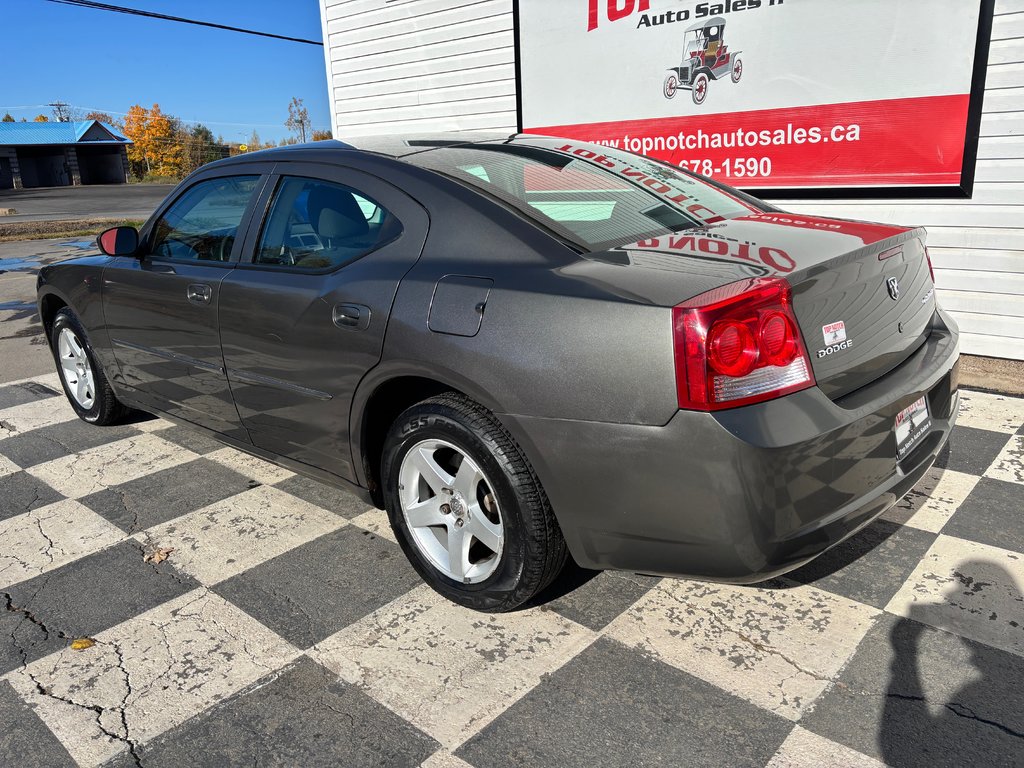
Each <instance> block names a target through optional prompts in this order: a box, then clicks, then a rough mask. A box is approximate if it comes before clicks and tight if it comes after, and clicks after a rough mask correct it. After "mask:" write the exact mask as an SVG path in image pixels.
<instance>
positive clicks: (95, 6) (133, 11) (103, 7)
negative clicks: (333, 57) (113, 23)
mask: <svg viewBox="0 0 1024 768" xmlns="http://www.w3.org/2000/svg"><path fill="white" fill-rule="evenodd" d="M46 2H48V3H59V4H60V5H72V6H75V7H77V8H90V9H92V10H94V11H112V12H114V13H126V14H129V15H131V16H144V17H146V18H148V19H160V20H162V21H176V22H179V23H181V24H195V25H196V26H200V27H212V28H213V29H223V30H226V31H228V32H241V33H243V34H246V35H256V36H257V37H271V38H274V39H275V40H287V41H288V42H292V43H305V44H306V45H319V46H321V47H323V43H322V42H320V41H319V40H307V39H305V38H303V37H289V36H287V35H275V34H274V33H272V32H260V31H258V30H255V29H244V28H242V27H231V26H228V25H227V24H214V23H213V22H212V21H200V20H198V19H186V18H184V17H182V16H168V15H167V14H165V13H154V12H153V11H140V10H139V9H138V8H125V7H124V6H121V5H110V4H108V3H97V2H93V0H46Z"/></svg>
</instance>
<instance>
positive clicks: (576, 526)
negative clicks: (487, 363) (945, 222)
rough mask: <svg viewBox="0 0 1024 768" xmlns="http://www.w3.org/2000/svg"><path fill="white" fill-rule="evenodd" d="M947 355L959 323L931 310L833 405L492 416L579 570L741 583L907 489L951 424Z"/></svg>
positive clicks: (801, 553) (813, 392) (815, 400)
mask: <svg viewBox="0 0 1024 768" xmlns="http://www.w3.org/2000/svg"><path fill="white" fill-rule="evenodd" d="M958 357H959V335H958V332H957V329H956V326H955V324H954V323H953V321H952V320H951V319H949V318H948V316H946V315H945V314H944V313H941V312H939V313H937V315H936V319H935V323H934V329H933V331H932V333H931V336H930V337H929V339H928V341H927V342H926V343H925V344H924V346H922V347H921V349H919V350H918V351H917V352H916V353H915V354H914V355H913V356H911V357H910V358H909V359H908V360H907V361H905V362H904V363H903V364H902V365H900V366H899V367H898V368H896V369H895V370H893V371H891V372H890V373H888V374H886V375H885V376H883V377H882V378H881V379H879V380H877V381H875V382H873V383H872V384H870V385H868V386H867V387H863V388H861V389H859V390H857V391H856V392H854V393H852V394H850V395H847V396H846V397H844V398H842V399H840V400H838V401H836V402H833V401H831V400H829V399H828V398H827V397H826V396H825V395H824V393H822V392H821V390H819V389H817V388H812V389H808V390H805V391H803V392H797V393H795V394H792V395H789V396H787V397H784V398H780V399H778V400H774V401H770V402H767V403H760V404H757V405H753V406H749V407H745V408H737V409H734V410H729V411H722V412H719V413H717V414H714V415H712V414H706V413H696V412H691V411H679V412H678V413H676V415H675V416H674V417H673V418H672V419H671V420H670V421H669V423H668V424H666V425H664V426H660V427H658V426H637V425H626V424H609V423H596V422H580V421H564V420H561V421H560V420H556V419H538V418H525V417H518V416H508V415H502V416H501V419H502V421H503V423H505V425H506V426H507V427H508V429H509V430H510V431H511V432H512V434H513V435H514V436H515V437H516V439H517V440H518V441H519V442H520V444H521V445H522V446H523V447H524V448H525V450H526V451H527V453H528V454H529V455H530V457H531V460H532V461H533V462H534V465H535V467H534V468H535V470H536V471H537V474H538V476H539V477H540V479H541V482H542V483H543V485H544V488H545V490H546V491H547V493H548V497H549V498H550V500H551V504H552V507H553V509H554V510H555V513H556V515H557V517H558V520H559V523H560V524H561V526H562V530H563V533H564V534H565V537H566V541H567V542H568V544H569V549H570V551H571V552H572V554H573V557H574V558H575V559H576V561H577V562H578V563H579V564H580V565H581V566H583V567H587V568H614V569H622V570H631V571H640V572H644V573H657V574H665V575H672V576H689V577H694V578H702V579H711V580H717V581H729V582H736V583H752V582H756V581H759V580H762V579H765V578H770V577H772V576H776V575H779V574H781V573H784V572H786V571H789V570H792V569H794V568H797V567H799V566H800V565H803V564H804V563H806V562H807V561H808V560H811V559H812V558H814V557H816V556H817V555H819V554H821V553H822V552H824V551H825V550H826V549H828V548H829V547H831V546H834V545H835V544H838V543H839V542H841V541H842V540H844V539H845V538H847V537H849V536H850V535H852V534H853V533H855V532H856V531H858V530H859V529H860V528H862V527H863V526H865V525H867V524H868V523H870V522H871V521H872V520H874V519H875V518H876V517H877V516H878V515H880V514H881V513H882V512H884V511H885V510H886V509H888V508H889V507H891V506H892V505H893V504H895V503H896V502H897V501H898V500H899V499H900V498H902V497H903V496H904V495H905V494H906V493H907V492H908V491H910V489H911V488H912V487H913V486H914V485H915V483H917V481H918V480H919V479H920V477H921V476H922V475H923V474H924V473H925V472H926V471H927V470H928V468H929V467H930V466H931V464H932V462H933V461H934V460H935V458H936V457H937V456H938V454H939V452H940V451H941V450H942V448H943V447H944V446H945V444H946V442H947V440H948V439H949V434H950V431H951V430H952V428H953V425H954V422H955V420H956V413H957V405H958V394H957V360H958ZM922 396H925V397H926V398H927V399H928V405H929V411H930V413H931V418H932V426H931V429H930V431H929V433H928V434H927V436H926V437H925V438H924V440H923V441H922V442H921V443H920V444H919V445H918V446H917V447H916V448H914V449H913V450H912V451H911V452H910V453H909V454H908V455H907V456H906V457H904V459H903V460H902V461H897V458H896V438H895V434H894V423H895V419H896V415H897V414H898V413H899V412H900V411H901V410H903V409H904V408H906V407H907V406H909V405H910V404H911V403H913V402H914V401H915V400H917V399H918V398H920V397H922ZM539 446H543V450H541V449H539Z"/></svg>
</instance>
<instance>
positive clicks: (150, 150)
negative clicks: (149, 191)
mask: <svg viewBox="0 0 1024 768" xmlns="http://www.w3.org/2000/svg"><path fill="white" fill-rule="evenodd" d="M176 122H177V121H176V119H175V118H173V117H171V116H170V115H167V114H165V113H164V112H161V111H160V105H159V104H154V105H153V107H152V109H146V108H145V107H143V106H141V105H139V104H133V105H132V106H131V107H130V108H129V109H128V114H127V115H125V118H124V128H123V130H124V134H125V136H127V137H128V138H129V139H131V140H132V142H133V144H132V145H131V146H129V147H128V162H129V164H130V165H131V169H132V173H133V174H134V175H135V176H137V177H141V176H144V175H147V174H156V175H159V176H180V175H181V174H182V171H183V152H182V145H181V140H180V138H179V137H178V136H177V135H176V134H175V123H176Z"/></svg>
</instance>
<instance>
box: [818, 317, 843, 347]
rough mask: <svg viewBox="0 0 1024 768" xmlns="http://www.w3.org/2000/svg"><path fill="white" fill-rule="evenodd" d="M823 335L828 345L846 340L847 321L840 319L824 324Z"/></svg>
mask: <svg viewBox="0 0 1024 768" xmlns="http://www.w3.org/2000/svg"><path fill="white" fill-rule="evenodd" d="M821 335H822V336H824V337H825V345H826V346H831V345H832V344H838V343H839V342H841V341H846V323H844V322H843V321H842V320H840V321H839V322H838V323H829V324H828V325H825V326H822V328H821Z"/></svg>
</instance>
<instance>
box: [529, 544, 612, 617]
mask: <svg viewBox="0 0 1024 768" xmlns="http://www.w3.org/2000/svg"><path fill="white" fill-rule="evenodd" d="M600 574H601V571H591V570H588V569H586V568H581V567H580V566H578V565H577V564H576V563H575V562H574V561H573V560H572V558H571V557H570V558H569V560H568V561H567V562H566V564H565V567H564V568H563V569H562V572H561V573H559V574H558V576H556V577H555V580H554V581H552V582H551V583H550V584H549V585H548V586H547V587H545V588H544V590H543V591H542V592H540V593H538V594H537V595H535V596H534V597H533V598H532V599H531V600H529V601H527V602H526V603H525V604H524V605H522V606H521V607H520V608H519V610H527V609H528V608H537V607H538V606H543V605H547V604H549V603H553V602H554V601H555V600H558V599H559V598H561V597H565V596H566V595H568V594H570V593H572V592H575V591H576V590H577V589H579V588H580V587H582V586H583V585H584V584H587V583H589V582H590V581H592V580H593V579H595V578H596V577H597V576H599V575H600Z"/></svg>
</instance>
